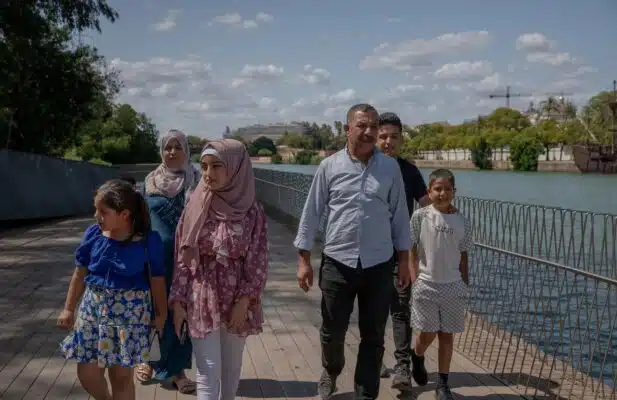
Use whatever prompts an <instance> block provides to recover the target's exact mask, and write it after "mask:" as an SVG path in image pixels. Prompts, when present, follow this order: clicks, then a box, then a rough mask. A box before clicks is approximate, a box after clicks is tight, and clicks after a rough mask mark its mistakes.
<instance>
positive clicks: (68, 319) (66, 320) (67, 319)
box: [57, 309, 75, 329]
mask: <svg viewBox="0 0 617 400" xmlns="http://www.w3.org/2000/svg"><path fill="white" fill-rule="evenodd" d="M74 324H75V313H74V312H73V311H70V310H66V309H65V310H62V312H61V313H60V316H59V317H58V322H57V325H58V326H59V327H60V328H62V329H71V328H73V325H74Z"/></svg>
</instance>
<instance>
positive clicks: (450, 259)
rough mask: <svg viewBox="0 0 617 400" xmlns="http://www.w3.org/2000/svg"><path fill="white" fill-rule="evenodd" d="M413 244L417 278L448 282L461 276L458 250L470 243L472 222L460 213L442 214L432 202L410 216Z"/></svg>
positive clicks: (468, 246) (465, 248) (466, 248)
mask: <svg viewBox="0 0 617 400" xmlns="http://www.w3.org/2000/svg"><path fill="white" fill-rule="evenodd" d="M410 225H411V240H412V246H417V251H418V257H419V259H420V275H419V276H418V279H421V280H424V281H429V282H436V283H451V282H457V281H460V280H461V272H460V270H459V264H460V261H461V252H463V251H469V249H470V248H471V246H472V245H473V237H472V228H471V223H470V222H469V220H468V219H467V218H465V217H464V216H463V215H462V214H460V213H458V212H456V213H453V214H444V213H442V212H441V211H439V210H437V209H436V208H435V207H434V206H433V205H429V206H426V207H423V208H420V209H418V210H416V211H415V212H414V213H413V215H412V216H411V223H410Z"/></svg>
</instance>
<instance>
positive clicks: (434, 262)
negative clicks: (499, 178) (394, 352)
mask: <svg viewBox="0 0 617 400" xmlns="http://www.w3.org/2000/svg"><path fill="white" fill-rule="evenodd" d="M455 190H456V189H455V186H454V175H453V174H452V172H450V171H449V170H447V169H438V170H435V171H433V172H432V173H431V174H430V176H429V186H428V195H429V198H430V199H431V201H432V204H431V205H429V206H426V207H424V208H421V209H419V210H416V211H415V212H414V213H413V215H412V216H411V236H412V245H413V248H412V254H411V256H412V258H411V260H412V275H411V276H412V282H414V283H413V287H412V295H411V325H412V327H413V329H414V330H416V332H419V335H418V337H417V339H416V345H415V348H414V349H413V350H412V354H411V360H412V366H413V370H412V375H413V377H414V380H415V381H416V382H417V383H418V384H419V385H421V386H423V385H426V383H427V382H428V374H427V372H426V368H425V367H424V352H425V351H426V349H427V348H428V347H429V346H430V345H431V343H432V342H433V340H435V337H438V338H439V356H438V359H439V383H438V385H437V389H436V394H437V398H438V399H439V400H447V399H452V398H453V397H452V394H451V392H450V387H449V385H448V373H449V371H450V363H451V361H452V352H453V348H454V334H455V333H457V332H462V331H463V330H464V328H465V310H466V307H467V300H468V297H469V287H468V284H469V270H468V264H467V251H468V250H469V249H470V248H471V246H472V245H473V238H472V229H471V223H470V222H469V220H468V219H467V218H465V217H464V216H463V215H461V214H460V213H459V212H457V211H455V212H451V211H450V210H451V209H452V199H453V198H454V192H455Z"/></svg>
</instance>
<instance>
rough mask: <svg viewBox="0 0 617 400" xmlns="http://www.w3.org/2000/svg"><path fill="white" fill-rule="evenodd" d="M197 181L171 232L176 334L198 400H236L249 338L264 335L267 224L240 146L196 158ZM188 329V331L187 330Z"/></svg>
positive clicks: (209, 148) (231, 143) (214, 148)
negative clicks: (190, 362) (193, 373)
mask: <svg viewBox="0 0 617 400" xmlns="http://www.w3.org/2000/svg"><path fill="white" fill-rule="evenodd" d="M201 169H202V179H201V181H200V182H199V185H198V186H197V188H196V189H195V191H194V192H193V194H192V196H191V198H190V200H189V202H188V204H187V205H186V208H185V209H184V212H183V214H182V216H181V217H180V222H179V224H178V229H177V231H176V266H175V270H174V276H173V282H172V285H171V291H170V296H169V304H170V306H171V307H172V309H173V315H174V326H175V330H176V334H177V335H178V337H179V338H180V339H181V340H182V339H183V338H184V337H185V336H186V333H185V332H187V333H188V335H189V336H190V338H191V340H192V342H193V353H194V355H195V360H196V364H197V399H198V400H213V399H222V400H227V399H230V400H231V399H234V398H235V395H236V390H237V388H238V382H239V380H240V371H241V369H242V353H243V352H244V344H245V339H246V336H247V335H252V334H258V333H260V332H261V331H262V323H263V316H262V311H261V301H260V299H261V295H262V292H263V290H264V286H265V284H266V277H267V270H268V238H267V227H266V217H265V214H264V211H263V209H262V207H261V206H260V205H259V204H258V203H257V202H256V201H255V178H254V177H253V169H252V166H251V161H250V158H249V155H248V152H247V151H246V148H245V146H244V144H242V143H241V142H239V141H237V140H232V139H223V140H220V141H213V142H210V143H208V144H207V145H206V147H205V148H204V150H203V152H202V154H201ZM185 327H186V328H188V329H187V330H186V331H185Z"/></svg>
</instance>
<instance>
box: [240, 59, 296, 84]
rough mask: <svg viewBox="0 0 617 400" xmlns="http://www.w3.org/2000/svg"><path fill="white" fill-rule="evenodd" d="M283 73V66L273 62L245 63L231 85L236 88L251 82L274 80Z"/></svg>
mask: <svg viewBox="0 0 617 400" xmlns="http://www.w3.org/2000/svg"><path fill="white" fill-rule="evenodd" d="M283 75H285V68H283V67H277V66H276V65H273V64H267V65H266V64H261V65H251V64H246V65H245V66H244V68H242V71H240V75H239V76H238V77H237V78H234V79H233V80H232V82H231V87H234V88H237V87H240V86H242V85H246V84H248V83H251V82H263V81H276V80H278V79H280V78H282V77H283Z"/></svg>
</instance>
